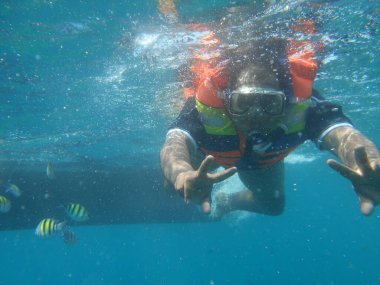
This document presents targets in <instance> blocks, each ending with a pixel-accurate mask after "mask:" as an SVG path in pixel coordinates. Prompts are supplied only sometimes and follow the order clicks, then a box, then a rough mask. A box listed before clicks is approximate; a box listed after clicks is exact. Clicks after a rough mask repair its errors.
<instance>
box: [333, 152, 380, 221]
mask: <svg viewBox="0 0 380 285" xmlns="http://www.w3.org/2000/svg"><path fill="white" fill-rule="evenodd" d="M355 161H356V165H357V169H352V168H350V167H348V166H346V165H344V164H342V163H339V162H337V161H336V160H333V159H329V160H327V164H328V165H329V166H330V167H331V168H332V169H334V170H336V171H337V172H339V173H340V174H341V175H343V176H344V177H346V178H347V179H349V180H350V181H351V182H352V184H353V186H354V189H355V192H356V194H357V195H358V197H359V200H360V210H361V212H362V213H363V214H364V215H370V214H372V212H373V208H374V206H377V205H379V204H380V157H378V158H376V159H375V160H372V161H370V160H369V159H368V156H367V152H366V150H365V148H364V147H358V148H356V149H355Z"/></svg>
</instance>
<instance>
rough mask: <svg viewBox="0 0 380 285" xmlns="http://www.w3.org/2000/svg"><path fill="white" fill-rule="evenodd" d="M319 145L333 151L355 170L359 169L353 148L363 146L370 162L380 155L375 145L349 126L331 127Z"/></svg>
mask: <svg viewBox="0 0 380 285" xmlns="http://www.w3.org/2000/svg"><path fill="white" fill-rule="evenodd" d="M321 147H322V148H323V149H327V150H329V151H331V152H332V153H334V154H335V155H336V156H338V157H339V158H340V160H342V162H343V163H344V164H346V165H347V166H349V167H350V168H352V169H355V170H358V169H359V166H358V164H357V161H356V159H355V149H357V148H358V147H364V148H365V151H366V153H367V157H368V160H369V161H370V162H371V164H373V163H374V162H375V161H376V159H378V158H379V157H380V153H379V150H378V149H377V147H376V145H375V144H374V143H373V142H372V141H370V140H369V139H368V138H367V137H365V136H364V135H363V134H362V133H361V132H359V131H358V130H356V129H354V128H353V127H350V126H342V127H338V128H336V129H333V130H332V131H331V132H329V133H328V134H327V135H326V136H325V138H324V139H323V142H322V144H321Z"/></svg>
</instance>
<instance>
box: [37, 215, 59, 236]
mask: <svg viewBox="0 0 380 285" xmlns="http://www.w3.org/2000/svg"><path fill="white" fill-rule="evenodd" d="M64 227H65V222H58V221H56V220H54V219H43V220H42V221H41V222H40V223H39V224H38V226H37V228H36V230H35V234H36V235H37V236H39V237H50V236H52V235H55V234H56V233H58V232H62V230H63V229H64Z"/></svg>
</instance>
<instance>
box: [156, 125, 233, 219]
mask: <svg viewBox="0 0 380 285" xmlns="http://www.w3.org/2000/svg"><path fill="white" fill-rule="evenodd" d="M191 147H192V141H191V139H190V138H189V137H188V136H187V135H186V134H184V133H183V132H181V131H180V130H173V131H171V132H169V133H168V135H167V138H166V142H165V144H164V146H163V148H162V150H161V153H160V159H161V167H162V170H163V173H164V176H165V178H166V179H167V180H168V181H169V182H170V183H172V184H173V185H174V189H175V190H176V191H178V192H179V193H180V194H181V195H182V196H183V198H184V200H185V202H186V203H190V202H194V203H197V204H200V205H201V206H202V210H203V212H204V213H206V214H208V213H210V211H211V191H212V188H213V185H214V183H217V182H220V181H223V180H225V179H227V178H228V177H230V176H232V175H233V174H234V173H235V172H236V167H231V168H228V169H225V170H223V171H220V172H216V173H210V171H211V168H212V164H213V162H214V157H213V156H211V155H209V156H207V157H206V158H205V159H204V160H203V161H202V163H201V165H200V166H199V168H198V169H197V170H194V169H193V167H192V165H191V151H190V150H191Z"/></svg>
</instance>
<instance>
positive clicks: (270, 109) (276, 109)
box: [229, 91, 285, 115]
mask: <svg viewBox="0 0 380 285" xmlns="http://www.w3.org/2000/svg"><path fill="white" fill-rule="evenodd" d="M229 99H230V102H229V109H230V110H229V111H230V113H231V114H235V115H244V114H245V113H247V112H248V111H249V109H250V108H251V107H258V106H260V107H261V108H262V109H263V111H264V112H265V113H267V114H269V115H281V114H282V112H283V110H284V102H285V94H284V93H283V92H280V91H261V92H251V93H237V92H233V93H231V94H230V98H229Z"/></svg>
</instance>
